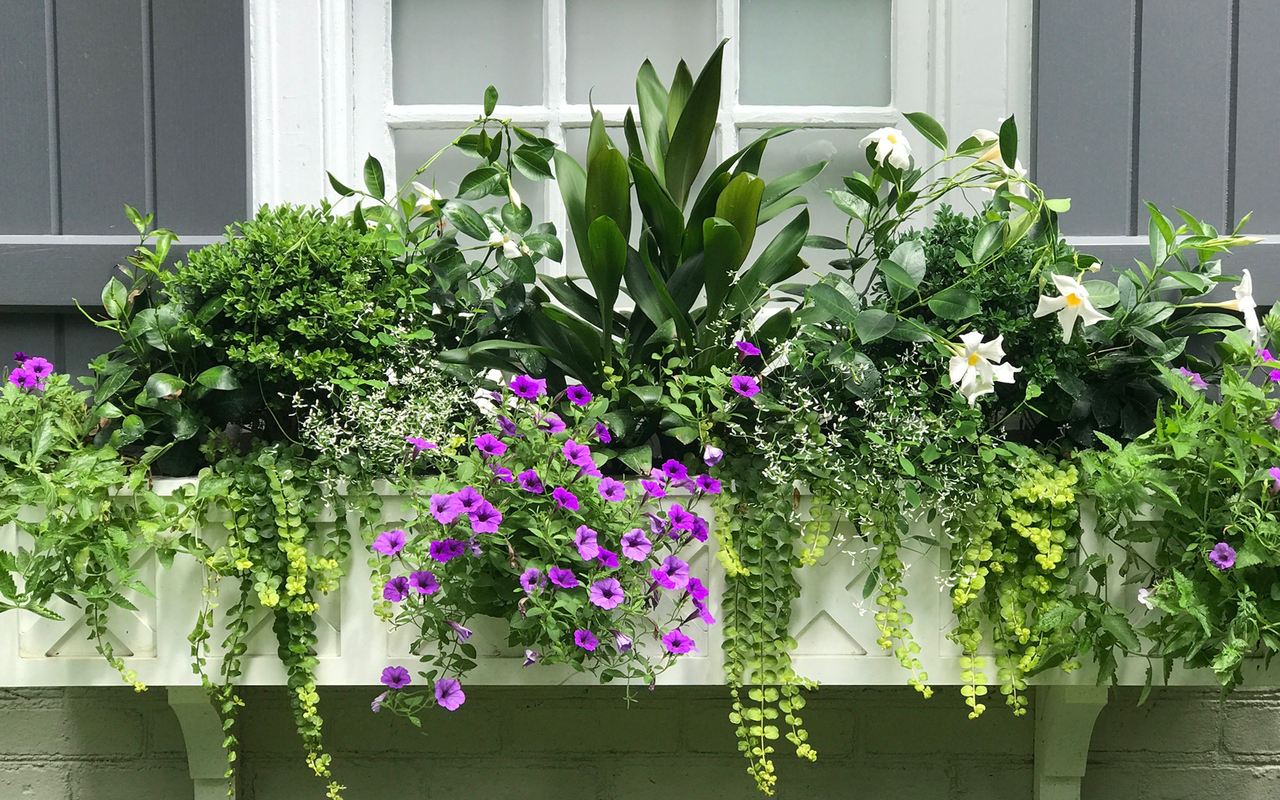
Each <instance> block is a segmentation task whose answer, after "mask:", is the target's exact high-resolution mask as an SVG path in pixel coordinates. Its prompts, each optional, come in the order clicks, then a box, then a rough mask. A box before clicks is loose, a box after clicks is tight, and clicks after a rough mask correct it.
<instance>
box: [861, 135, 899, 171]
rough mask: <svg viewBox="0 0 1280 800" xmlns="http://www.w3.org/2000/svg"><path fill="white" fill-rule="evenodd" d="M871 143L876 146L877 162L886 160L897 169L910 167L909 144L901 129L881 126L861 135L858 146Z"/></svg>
mask: <svg viewBox="0 0 1280 800" xmlns="http://www.w3.org/2000/svg"><path fill="white" fill-rule="evenodd" d="M872 143H874V144H875V146H876V161H878V162H879V163H881V164H883V163H885V161H886V160H887V161H888V162H889V163H890V164H892V165H893V166H895V167H897V168H898V169H909V168H910V167H911V145H910V144H909V143H908V142H907V138H906V137H905V136H903V135H902V131H900V130H898V129H897V128H881V129H879V130H877V131H873V132H871V133H869V134H867V135H866V136H864V137H862V141H860V142H858V147H866V146H867V145H869V144H872Z"/></svg>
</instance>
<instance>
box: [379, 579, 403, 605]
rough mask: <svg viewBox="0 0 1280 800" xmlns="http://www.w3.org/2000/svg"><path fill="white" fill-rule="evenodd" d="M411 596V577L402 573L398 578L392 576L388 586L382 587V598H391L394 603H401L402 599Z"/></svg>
mask: <svg viewBox="0 0 1280 800" xmlns="http://www.w3.org/2000/svg"><path fill="white" fill-rule="evenodd" d="M408 596H409V579H408V578H406V577H404V576H403V575H401V576H400V577H398V578H392V579H391V580H389V581H387V584H386V586H383V587H382V599H384V600H390V601H391V602H393V603H399V602H400V601H401V600H403V599H405V598H406V597H408Z"/></svg>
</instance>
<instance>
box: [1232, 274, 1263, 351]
mask: <svg viewBox="0 0 1280 800" xmlns="http://www.w3.org/2000/svg"><path fill="white" fill-rule="evenodd" d="M1233 291H1234V292H1235V293H1236V308H1237V309H1239V311H1240V313H1241V314H1242V315H1243V316H1244V327H1245V329H1246V330H1247V331H1249V342H1250V343H1251V344H1252V345H1253V346H1254V347H1261V346H1262V325H1261V324H1260V323H1259V322H1258V303H1257V301H1255V300H1254V299H1253V276H1251V275H1250V274H1249V270H1247V269H1246V270H1245V271H1244V275H1242V276H1241V277H1240V282H1239V283H1237V284H1236V286H1235V289H1234V290H1233Z"/></svg>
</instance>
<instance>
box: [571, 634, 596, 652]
mask: <svg viewBox="0 0 1280 800" xmlns="http://www.w3.org/2000/svg"><path fill="white" fill-rule="evenodd" d="M573 643H574V644H576V645H577V646H578V647H581V648H582V649H583V650H586V651H587V652H588V653H590V652H591V651H593V650H595V649H596V648H597V647H598V646H599V645H600V640H599V639H597V638H596V635H595V634H594V633H592V632H591V631H589V630H587V629H585V628H578V629H577V630H576V631H574V632H573Z"/></svg>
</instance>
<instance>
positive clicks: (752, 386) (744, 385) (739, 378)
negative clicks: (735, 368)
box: [729, 375, 760, 397]
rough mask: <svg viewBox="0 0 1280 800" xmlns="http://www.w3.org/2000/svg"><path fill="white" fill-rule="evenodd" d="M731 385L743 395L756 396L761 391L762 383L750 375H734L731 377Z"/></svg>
mask: <svg viewBox="0 0 1280 800" xmlns="http://www.w3.org/2000/svg"><path fill="white" fill-rule="evenodd" d="M729 385H730V386H732V387H733V390H734V391H735V392H737V393H738V394H740V395H742V396H743V397H755V396H756V395H757V394H759V393H760V384H759V383H757V382H756V379H755V378H753V377H751V376H750V375H734V376H733V377H732V378H730V379H729Z"/></svg>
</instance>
